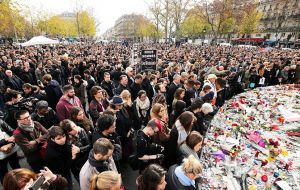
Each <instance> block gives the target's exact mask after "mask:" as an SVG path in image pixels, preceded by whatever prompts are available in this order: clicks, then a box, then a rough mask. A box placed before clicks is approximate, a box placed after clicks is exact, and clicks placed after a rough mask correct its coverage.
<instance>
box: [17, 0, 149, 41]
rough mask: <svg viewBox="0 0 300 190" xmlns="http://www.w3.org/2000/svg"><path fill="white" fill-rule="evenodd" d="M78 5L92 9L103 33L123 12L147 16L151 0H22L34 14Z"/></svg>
mask: <svg viewBox="0 0 300 190" xmlns="http://www.w3.org/2000/svg"><path fill="white" fill-rule="evenodd" d="M76 1H77V2H78V3H77V4H78V7H81V6H82V7H83V8H85V9H91V10H93V14H94V16H95V18H96V19H97V21H98V22H100V28H99V30H100V33H99V32H98V33H97V35H99V34H103V33H104V32H105V31H106V30H107V29H108V28H110V27H112V26H113V25H114V23H115V21H116V20H117V19H118V18H119V17H120V16H122V15H123V14H131V13H136V14H143V15H146V16H149V13H148V4H151V2H152V0H23V1H22V4H24V5H26V6H27V7H30V10H31V12H34V15H36V14H40V13H41V11H45V12H47V13H51V14H59V13H62V12H72V11H74V10H75V9H76Z"/></svg>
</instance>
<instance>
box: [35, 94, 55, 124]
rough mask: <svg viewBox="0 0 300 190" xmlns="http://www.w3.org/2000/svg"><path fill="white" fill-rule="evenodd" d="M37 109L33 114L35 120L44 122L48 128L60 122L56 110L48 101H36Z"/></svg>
mask: <svg viewBox="0 0 300 190" xmlns="http://www.w3.org/2000/svg"><path fill="white" fill-rule="evenodd" d="M35 107H36V111H35V112H34V113H32V114H31V118H32V120H33V121H37V122H39V123H40V124H42V125H43V126H44V127H45V128H46V129H49V128H50V127H52V126H54V125H57V124H58V123H59V120H58V117H57V115H56V112H55V111H54V110H53V109H52V108H50V107H48V102H46V101H44V100H42V101H39V102H37V103H36V105H35Z"/></svg>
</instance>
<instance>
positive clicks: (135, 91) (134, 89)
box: [130, 82, 142, 101]
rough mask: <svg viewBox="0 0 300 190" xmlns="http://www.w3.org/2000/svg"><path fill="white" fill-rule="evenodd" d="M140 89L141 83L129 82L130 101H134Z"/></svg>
mask: <svg viewBox="0 0 300 190" xmlns="http://www.w3.org/2000/svg"><path fill="white" fill-rule="evenodd" d="M140 90H142V85H139V84H136V83H135V82H134V83H132V84H131V86H130V92H131V100H132V101H134V100H135V99H136V98H137V96H138V93H139V91H140Z"/></svg>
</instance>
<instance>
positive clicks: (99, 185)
mask: <svg viewBox="0 0 300 190" xmlns="http://www.w3.org/2000/svg"><path fill="white" fill-rule="evenodd" d="M120 182H121V176H120V174H118V173H116V172H114V171H105V172H102V173H100V174H95V175H94V176H93V177H92V178H91V183H90V187H89V190H110V189H111V188H112V187H114V186H115V185H116V184H118V183H119V184H121V183H120Z"/></svg>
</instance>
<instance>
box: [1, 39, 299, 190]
mask: <svg viewBox="0 0 300 190" xmlns="http://www.w3.org/2000/svg"><path fill="white" fill-rule="evenodd" d="M132 47H133V45H132V44H126V45H122V44H117V43H109V44H94V43H90V42H86V43H78V44H70V45H57V46H39V47H26V48H19V47H15V46H0V90H1V93H0V108H1V114H0V116H1V118H0V138H1V139H0V180H1V183H2V185H3V187H4V190H20V189H28V188H29V187H30V186H31V185H32V184H34V182H35V180H37V178H38V177H39V176H40V175H44V176H45V183H43V184H42V187H41V188H42V189H72V185H73V182H72V180H74V179H75V180H76V181H78V183H79V184H80V188H81V189H82V190H104V189H105V190H108V189H110V190H117V189H125V188H126V187H124V185H123V183H122V167H123V165H124V164H129V165H131V167H132V169H134V170H138V171H139V174H140V176H139V177H138V178H137V179H132V180H136V182H135V183H136V186H137V188H138V189H139V190H155V189H156V190H164V189H167V190H175V189H178V190H179V189H180V190H185V189H186V190H196V189H198V186H197V179H198V178H199V177H200V176H201V173H202V166H201V158H200V155H199V153H200V151H201V147H202V143H203V139H204V137H205V134H206V131H207V130H208V128H209V124H210V121H211V119H212V118H213V116H214V115H215V114H216V113H217V112H218V110H219V109H220V108H221V107H222V105H223V104H224V102H225V101H226V100H228V99H230V98H231V97H232V96H234V95H236V94H238V93H241V92H244V91H246V90H248V89H253V88H257V87H264V86H269V85H280V84H298V83H300V52H299V51H297V50H282V49H275V48H274V49H248V48H238V47H222V46H210V45H204V46H196V45H181V46H179V47H176V46H175V45H172V44H159V43H157V44H138V49H139V50H142V49H156V50H157V64H156V70H144V71H140V70H137V69H136V67H135V65H133V62H134V61H133V60H132V59H131V58H132V55H131V54H132ZM138 63H139V60H138ZM20 152H21V153H22V152H23V154H24V156H25V158H26V161H27V163H28V165H29V166H30V168H27V169H25V168H21V166H20V164H19V159H20V157H22V155H21V154H20ZM8 164H9V165H10V167H11V168H12V169H13V170H11V171H8ZM72 174H73V176H74V178H72Z"/></svg>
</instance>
